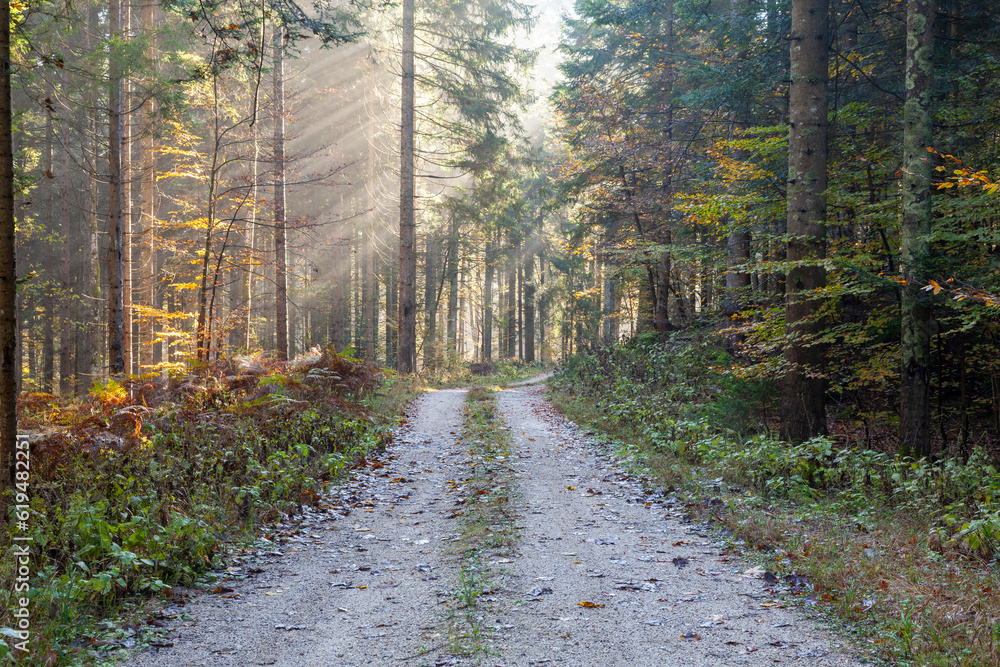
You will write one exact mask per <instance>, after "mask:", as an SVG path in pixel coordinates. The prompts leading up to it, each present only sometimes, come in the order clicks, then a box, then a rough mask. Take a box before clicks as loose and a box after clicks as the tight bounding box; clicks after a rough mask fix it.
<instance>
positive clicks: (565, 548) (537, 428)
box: [129, 385, 857, 667]
mask: <svg viewBox="0 0 1000 667" xmlns="http://www.w3.org/2000/svg"><path fill="white" fill-rule="evenodd" d="M464 399H465V392H464V391H463V390H444V391H436V392H429V393H427V394H425V395H424V396H423V397H421V398H420V399H419V400H418V401H417V402H416V403H415V405H414V407H413V410H412V413H411V417H410V420H409V422H408V423H407V425H406V427H405V428H404V429H403V430H402V431H401V433H400V434H399V435H398V436H397V438H396V441H395V442H394V443H393V445H392V446H391V447H390V448H389V450H388V452H386V455H385V456H384V457H383V458H382V459H381V460H379V461H375V462H374V463H373V464H372V465H370V466H369V467H367V468H365V469H363V470H361V471H358V472H357V473H356V474H355V475H354V476H353V477H352V479H351V480H350V481H349V482H348V483H347V484H345V486H344V487H342V488H339V489H336V490H335V491H334V492H333V495H332V497H331V498H330V506H329V508H328V509H327V510H326V511H324V512H314V513H312V514H310V515H308V516H307V518H306V520H305V522H304V523H302V524H301V525H300V526H299V528H298V529H297V530H298V532H297V533H293V534H291V535H286V536H285V538H283V541H282V540H279V539H278V538H275V539H276V544H275V548H273V549H262V550H259V551H258V552H257V553H255V554H248V555H247V557H246V558H244V559H242V560H241V562H238V563H237V564H235V565H234V568H230V569H231V570H233V573H234V574H236V575H246V579H245V580H243V581H238V582H232V581H227V582H225V583H224V584H223V588H221V589H219V592H218V593H217V594H213V595H204V596H200V597H195V598H193V599H191V600H190V601H189V602H188V603H186V604H183V605H176V606H173V607H169V608H168V609H167V610H166V614H165V616H166V618H165V619H164V620H165V621H166V622H168V623H169V624H170V625H171V627H172V629H171V632H170V634H169V636H168V637H167V638H166V639H165V640H162V641H161V642H160V644H161V646H159V647H154V648H152V649H150V650H149V651H148V652H144V653H141V654H139V655H137V656H135V657H134V658H133V659H132V661H131V662H130V663H129V664H130V665H133V666H135V667H152V666H154V665H155V666H157V667H172V666H175V665H176V666H180V665H287V666H289V667H290V666H292V665H295V666H312V665H316V666H328V665H329V666H333V665H336V666H340V665H344V666H354V665H453V664H474V661H472V660H469V659H463V658H460V657H456V656H452V655H451V654H450V653H449V646H448V644H447V633H446V616H447V610H446V606H445V604H444V603H446V602H447V601H448V600H449V599H450V593H451V590H452V588H453V587H454V585H455V582H456V579H457V576H458V571H457V569H458V559H457V557H456V556H455V555H454V554H452V553H450V552H449V550H448V546H449V544H450V543H451V542H452V541H454V540H457V539H458V534H459V530H460V528H459V526H458V525H457V519H456V514H455V509H454V508H455V507H457V505H456V504H455V503H456V501H457V500H460V499H461V493H462V492H461V485H460V484H458V485H456V484H454V483H449V481H452V480H458V479H460V478H462V477H463V475H464V474H465V471H466V470H467V465H468V463H469V459H468V451H467V450H465V448H464V447H463V446H462V445H461V443H460V442H459V440H460V437H461V415H462V406H463V401H464ZM498 401H499V407H500V410H501V412H502V414H503V416H504V418H505V419H506V420H507V422H508V424H509V425H510V427H511V431H512V433H513V436H514V439H515V443H516V449H517V453H518V458H517V469H518V470H517V471H518V477H519V485H520V490H521V493H522V497H521V498H520V508H521V510H522V523H521V525H522V526H523V530H522V533H521V537H522V541H521V545H520V548H519V549H518V553H517V555H516V556H515V557H513V558H510V559H502V560H509V561H510V562H509V563H503V562H502V561H501V563H499V564H498V565H497V567H499V568H500V569H499V575H500V578H499V579H498V585H497V586H495V588H494V591H493V593H492V599H491V603H490V605H489V607H488V609H489V611H488V613H489V616H490V618H487V619H485V622H484V625H485V626H487V627H490V628H494V629H495V632H494V634H493V636H492V637H491V638H490V639H489V640H488V642H487V643H488V645H489V646H490V649H491V653H490V657H489V658H487V659H484V660H483V661H482V663H481V664H484V665H504V666H515V665H516V666H521V665H546V664H561V665H568V666H577V665H579V666H580V667H584V666H587V667H590V666H592V665H608V666H612V665H628V666H629V667H642V666H644V665H685V666H686V665H774V664H776V663H786V662H790V663H792V664H798V665H817V666H824V667H825V666H828V665H845V664H857V663H855V662H853V661H851V660H850V659H849V658H847V657H846V656H844V655H841V654H840V653H837V652H835V651H834V650H833V649H832V648H831V639H830V637H829V636H827V635H826V634H824V633H822V632H818V631H815V630H814V627H813V623H812V622H811V621H809V620H804V619H802V618H801V617H800V616H797V615H796V614H794V613H792V612H791V611H789V610H787V609H785V608H783V603H782V602H781V601H780V600H775V599H774V598H775V594H774V593H773V592H769V591H768V590H767V589H765V585H764V582H763V581H762V580H761V579H760V578H759V576H757V577H755V576H753V575H745V574H744V571H745V570H746V569H747V568H748V567H749V565H748V564H746V563H742V562H739V561H736V560H730V559H729V558H728V557H727V556H725V555H724V554H722V553H721V552H720V550H719V548H718V547H717V546H716V545H715V544H713V542H712V541H711V540H710V539H709V538H708V537H707V536H706V535H705V534H703V533H701V532H699V531H698V529H697V528H693V527H691V526H690V525H685V524H683V523H682V522H681V520H680V518H679V517H680V515H681V514H682V512H681V511H680V509H679V508H675V507H674V506H673V505H672V504H671V502H670V500H669V499H666V498H663V497H661V496H658V495H656V494H647V493H645V492H644V491H643V489H642V485H641V483H640V482H639V481H638V480H634V479H631V478H630V477H628V476H627V475H625V474H623V473H622V472H621V471H619V470H617V469H616V468H615V467H614V465H613V464H612V463H611V462H610V461H609V459H607V458H606V457H603V456H602V455H601V453H600V452H599V451H598V450H597V449H596V448H595V447H594V446H593V445H591V444H588V443H587V442H585V440H584V439H583V438H581V437H580V435H579V434H578V433H577V432H576V431H575V429H573V428H572V426H571V425H569V424H566V423H565V422H564V421H563V420H562V419H561V418H559V417H558V416H557V415H556V414H555V413H554V412H553V411H552V410H551V408H549V407H548V406H547V404H546V403H545V402H544V399H543V398H542V393H541V388H540V387H538V386H531V385H527V386H521V387H517V388H510V389H507V390H504V391H502V392H499V396H498ZM285 528H286V529H287V530H288V531H293V530H295V529H294V528H293V527H292V526H287V527H285ZM276 532H277V533H278V534H280V533H281V527H279V530H278V531H276ZM675 559H682V560H676V563H675ZM678 565H682V567H679V566H678ZM581 602H587V603H590V604H592V605H594V606H589V607H584V606H580V604H579V603H581ZM171 619H172V620H171ZM682 636H686V637H687V638H683V637H682Z"/></svg>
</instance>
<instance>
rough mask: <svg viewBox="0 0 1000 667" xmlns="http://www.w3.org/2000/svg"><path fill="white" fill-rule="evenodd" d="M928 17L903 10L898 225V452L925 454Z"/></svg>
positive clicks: (914, 5) (925, 1) (924, 5)
mask: <svg viewBox="0 0 1000 667" xmlns="http://www.w3.org/2000/svg"><path fill="white" fill-rule="evenodd" d="M934 14H935V3H934V2H931V0H909V2H908V4H907V8H906V73H905V76H906V102H905V104H904V106H903V168H902V172H903V192H902V200H903V201H902V203H903V221H902V225H901V227H900V233H899V241H900V252H899V255H900V264H901V268H902V271H903V280H905V281H906V284H905V285H904V286H903V289H902V303H901V309H902V341H901V343H902V345H901V348H900V352H901V354H902V383H901V387H900V416H899V445H900V451H901V452H903V453H904V454H911V455H914V456H928V455H930V453H931V440H930V430H931V415H930V413H931V407H930V377H931V373H930V367H931V309H930V304H929V303H928V301H929V297H930V295H929V294H928V293H927V292H924V291H923V290H922V288H921V286H922V284H923V283H924V282H926V279H927V276H926V275H925V270H924V268H923V266H922V264H923V263H924V262H925V261H926V259H927V257H928V256H929V251H930V247H929V244H928V240H927V239H928V237H929V236H930V233H931V179H932V176H933V166H932V164H931V160H930V154H929V153H928V152H927V148H928V147H929V146H930V145H931V143H932V142H933V140H934V112H933V109H932V103H933V95H934Z"/></svg>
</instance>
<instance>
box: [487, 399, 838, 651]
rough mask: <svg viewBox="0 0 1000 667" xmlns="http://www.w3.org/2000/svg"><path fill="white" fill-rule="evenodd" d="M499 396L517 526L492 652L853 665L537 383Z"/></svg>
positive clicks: (774, 590)
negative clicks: (501, 622)
mask: <svg viewBox="0 0 1000 667" xmlns="http://www.w3.org/2000/svg"><path fill="white" fill-rule="evenodd" d="M499 408H500V412H501V414H502V415H503V416H504V418H505V419H506V420H507V423H508V424H510V426H511V429H512V431H513V436H514V443H515V449H516V452H517V456H518V477H519V480H520V489H521V493H522V497H521V509H522V512H523V514H524V517H525V518H524V526H525V529H524V531H523V533H522V542H521V550H520V555H519V557H517V558H515V559H513V563H512V564H511V565H510V568H511V569H510V572H509V574H508V576H507V577H506V585H505V592H504V597H505V600H506V605H505V607H506V608H507V609H509V610H510V612H509V615H508V617H507V618H506V623H507V624H508V625H513V626H514V628H513V629H512V630H511V631H510V635H509V637H506V638H504V640H503V641H498V642H496V647H497V649H498V650H499V653H500V659H498V660H497V663H496V664H502V665H544V664H563V665H581V666H583V665H623V666H624V665H628V666H630V667H641V666H644V665H774V664H778V663H792V664H797V665H822V666H827V665H847V664H858V663H856V662H854V661H853V660H852V659H850V658H849V657H847V656H846V655H845V654H843V653H841V652H838V651H837V650H835V649H834V647H833V644H832V638H831V637H830V636H829V635H827V634H826V633H824V632H821V631H818V630H816V629H815V627H814V623H813V622H812V621H809V620H806V619H803V618H802V617H801V614H796V613H794V612H793V611H791V610H789V609H787V608H786V607H785V603H784V602H782V600H781V599H780V597H779V592H780V591H779V590H777V588H776V587H768V586H767V584H766V582H765V581H764V580H763V579H762V577H763V572H762V571H761V570H759V569H758V570H756V571H754V570H752V569H751V567H750V565H749V564H748V563H746V562H742V561H740V560H739V559H738V558H734V557H730V556H728V555H726V554H725V553H724V552H723V551H721V549H720V547H719V546H718V545H717V544H716V543H715V542H714V541H713V540H712V539H711V538H710V537H709V536H708V534H707V533H705V532H704V531H703V530H702V529H699V528H698V527H694V526H691V525H689V524H685V523H683V522H682V517H683V515H684V512H683V510H682V508H681V507H679V506H675V505H674V503H673V502H671V500H670V499H669V498H666V497H664V496H662V495H660V494H658V493H652V492H648V491H646V490H645V489H644V485H643V483H642V480H639V479H635V478H633V477H631V476H630V475H628V474H626V473H624V472H622V471H621V470H620V469H619V468H617V467H616V466H615V465H614V463H613V461H611V460H610V459H609V458H608V457H606V456H602V454H601V452H600V450H599V448H598V447H597V446H596V445H594V444H593V443H590V442H588V440H587V439H586V438H584V437H581V434H580V433H579V432H578V431H577V430H576V428H575V427H573V425H572V424H570V423H568V422H566V421H565V420H563V419H562V418H561V417H560V416H559V415H558V414H557V413H556V412H555V411H554V410H553V409H552V408H551V407H550V406H549V405H548V404H547V403H546V402H545V400H544V398H543V395H542V390H541V389H540V388H516V389H513V388H512V389H507V390H505V391H503V392H501V393H500V394H499ZM748 570H750V572H747V571H748ZM581 603H584V605H587V604H589V605H595V606H581Z"/></svg>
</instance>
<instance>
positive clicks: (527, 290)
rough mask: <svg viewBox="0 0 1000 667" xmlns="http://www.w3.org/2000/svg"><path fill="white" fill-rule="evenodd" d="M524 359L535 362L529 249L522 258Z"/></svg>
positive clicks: (532, 264) (532, 269) (532, 258)
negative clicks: (526, 254)
mask: <svg viewBox="0 0 1000 667" xmlns="http://www.w3.org/2000/svg"><path fill="white" fill-rule="evenodd" d="M528 247H529V248H530V247H531V245H530V244H529V245H528ZM524 361H525V362H526V363H529V364H533V363H535V253H534V252H531V251H529V252H528V256H527V257H525V258H524Z"/></svg>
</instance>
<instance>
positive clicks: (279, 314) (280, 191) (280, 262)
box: [273, 26, 291, 360]
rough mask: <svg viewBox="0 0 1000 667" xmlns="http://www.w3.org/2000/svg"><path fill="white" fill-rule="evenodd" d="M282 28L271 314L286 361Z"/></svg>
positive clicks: (279, 37)
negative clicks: (273, 302) (272, 309)
mask: <svg viewBox="0 0 1000 667" xmlns="http://www.w3.org/2000/svg"><path fill="white" fill-rule="evenodd" d="M284 32H285V31H284V28H283V27H281V26H276V27H275V30H274V175H273V180H274V298H275V308H274V317H275V325H276V327H277V330H276V336H275V337H276V341H275V347H276V349H275V352H276V356H277V358H278V359H281V360H287V359H288V358H289V354H290V352H291V350H290V349H289V340H288V253H287V251H286V249H285V78H284V61H283V60H282V48H283V46H284Z"/></svg>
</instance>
